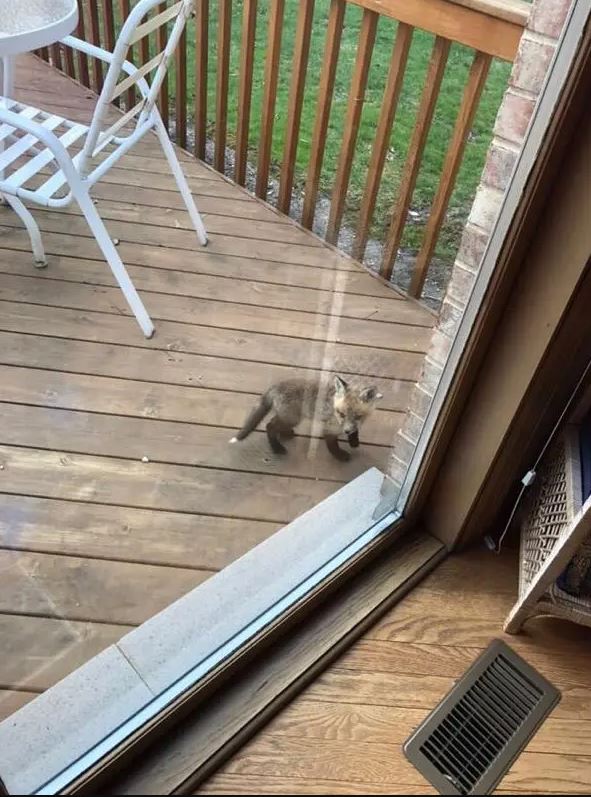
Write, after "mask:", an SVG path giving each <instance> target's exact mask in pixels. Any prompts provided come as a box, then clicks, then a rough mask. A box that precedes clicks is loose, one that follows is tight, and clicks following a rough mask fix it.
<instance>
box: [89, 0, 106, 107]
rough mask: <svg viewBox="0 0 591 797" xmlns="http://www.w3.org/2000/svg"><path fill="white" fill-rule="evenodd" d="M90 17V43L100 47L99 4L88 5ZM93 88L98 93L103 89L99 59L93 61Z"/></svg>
mask: <svg viewBox="0 0 591 797" xmlns="http://www.w3.org/2000/svg"><path fill="white" fill-rule="evenodd" d="M88 17H89V20H90V41H91V43H92V44H95V45H96V46H97V47H100V46H101V44H102V42H101V26H100V23H99V13H98V3H97V2H93V0H91V2H89V4H88ZM92 77H93V81H92V87H93V88H94V90H95V91H96V92H97V94H98V93H100V91H101V89H102V88H103V80H104V78H103V64H102V61H100V60H99V59H98V58H93V59H92Z"/></svg>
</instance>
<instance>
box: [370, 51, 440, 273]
mask: <svg viewBox="0 0 591 797" xmlns="http://www.w3.org/2000/svg"><path fill="white" fill-rule="evenodd" d="M450 46H451V42H450V41H448V40H447V39H442V38H441V37H439V36H438V37H437V38H436V39H435V44H434V45H433V52H432V54H431V60H430V62H429V68H428V70H427V76H426V78H425V88H424V89H423V95H422V97H421V104H420V106H419V110H418V113H417V119H416V122H415V128H414V132H413V135H412V139H411V142H410V145H409V148H408V154H407V156H406V163H405V165H404V171H403V173H402V179H401V181H400V187H399V189H398V200H397V201H396V204H395V206H394V210H393V213H392V221H391V222H390V229H389V230H388V236H387V238H386V245H385V247H384V257H383V261H382V267H381V270H380V273H381V275H382V277H384V278H385V279H387V280H389V279H390V277H391V276H392V269H393V268H394V262H395V260H396V255H397V253H398V247H399V246H400V240H401V238H402V233H403V231H404V225H405V224H406V217H407V216H408V209H409V207H410V202H411V199H412V195H413V192H414V189H415V184H416V181H417V175H418V173H419V168H420V166H421V160H422V157H423V151H424V149H425V143H426V141H427V136H428V134H429V130H430V128H431V121H432V119H433V113H434V111H435V104H436V103H437V97H438V96H439V89H440V88H441V81H442V80H443V74H444V72H445V66H446V64H447V56H448V55H449V48H450Z"/></svg>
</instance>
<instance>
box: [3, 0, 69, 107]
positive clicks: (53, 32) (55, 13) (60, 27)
mask: <svg viewBox="0 0 591 797" xmlns="http://www.w3.org/2000/svg"><path fill="white" fill-rule="evenodd" d="M77 24H78V2H77V0H0V59H1V60H2V66H3V82H2V84H0V85H1V86H2V91H1V93H2V95H3V96H4V97H10V96H11V94H12V91H13V79H14V70H13V62H14V56H15V55H19V54H20V53H28V52H31V50H37V49H38V48H40V47H47V46H48V45H50V44H55V42H57V41H59V40H60V39H62V38H63V37H64V36H67V35H68V34H69V33H72V31H73V30H74V28H75V27H76V25H77Z"/></svg>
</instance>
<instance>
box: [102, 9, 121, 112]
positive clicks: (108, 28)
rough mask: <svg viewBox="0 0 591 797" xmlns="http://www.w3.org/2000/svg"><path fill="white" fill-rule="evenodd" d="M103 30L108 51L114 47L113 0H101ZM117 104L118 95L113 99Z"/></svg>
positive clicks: (111, 50)
mask: <svg viewBox="0 0 591 797" xmlns="http://www.w3.org/2000/svg"><path fill="white" fill-rule="evenodd" d="M103 32H104V36H105V43H104V47H105V49H106V50H108V51H109V52H110V53H112V52H113V50H114V49H115V17H114V15H113V0H103ZM115 104H116V105H119V104H120V102H119V97H117V98H116V99H115Z"/></svg>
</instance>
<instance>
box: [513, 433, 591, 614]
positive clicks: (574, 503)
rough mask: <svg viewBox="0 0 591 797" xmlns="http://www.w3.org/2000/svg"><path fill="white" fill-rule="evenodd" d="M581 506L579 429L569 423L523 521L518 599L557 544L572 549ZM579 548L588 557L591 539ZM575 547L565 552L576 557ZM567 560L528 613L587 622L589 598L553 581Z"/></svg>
mask: <svg viewBox="0 0 591 797" xmlns="http://www.w3.org/2000/svg"><path fill="white" fill-rule="evenodd" d="M581 507H582V483H581V461H580V448H579V432H578V427H576V426H567V427H566V429H565V430H564V431H563V432H562V433H561V434H560V435H559V436H558V437H557V439H556V441H555V442H554V444H553V445H552V447H551V448H550V449H549V450H548V452H547V454H546V456H545V458H544V461H543V463H542V465H541V467H540V468H539V470H538V474H537V477H536V482H535V484H534V486H533V489H532V492H531V494H530V497H529V500H528V503H527V506H526V510H525V517H524V519H523V522H522V524H521V553H520V578H519V594H520V599H521V600H522V601H524V600H525V599H526V597H527V595H528V592H529V588H530V585H531V583H532V581H533V580H534V579H535V577H536V575H537V574H538V573H539V571H540V569H541V568H542V565H543V564H544V562H545V561H546V560H547V558H548V556H549V555H550V554H551V553H552V551H553V550H554V549H555V547H556V546H557V545H560V546H561V547H562V546H565V553H566V551H567V550H568V549H572V543H571V544H570V545H569V544H568V542H569V540H571V536H572V535H573V532H574V530H575V529H576V527H577V524H576V523H573V521H574V519H575V516H576V515H577V513H578V512H579V511H580V510H581ZM577 548H578V549H579V553H583V555H584V556H585V557H590V558H591V539H588V540H585V541H583V542H582V543H579V544H578V546H577ZM577 548H575V549H574V550H570V554H568V556H569V557H572V556H573V555H577ZM582 548H584V550H581V549H582ZM568 561H569V559H567V561H563V562H561V563H557V568H555V567H554V566H553V565H552V566H551V567H552V571H553V578H552V581H551V583H549V584H548V587H547V589H546V592H545V593H544V595H543V596H542V597H541V598H540V599H539V600H538V601H537V602H536V603H535V606H530V608H529V611H528V615H529V616H531V615H532V614H552V615H556V616H559V617H565V618H568V619H570V620H574V621H575V622H578V623H582V624H584V625H591V597H587V596H575V595H571V594H570V593H568V592H565V591H564V590H563V589H561V588H560V587H559V586H558V584H557V583H556V578H557V577H558V575H560V573H561V572H562V571H563V570H564V568H565V567H566V566H567V565H568Z"/></svg>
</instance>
